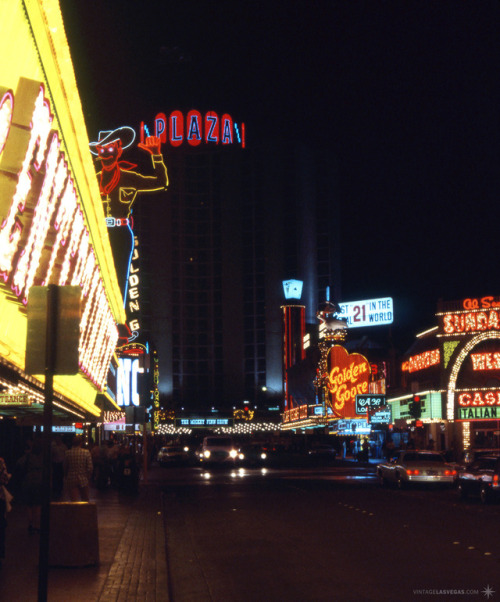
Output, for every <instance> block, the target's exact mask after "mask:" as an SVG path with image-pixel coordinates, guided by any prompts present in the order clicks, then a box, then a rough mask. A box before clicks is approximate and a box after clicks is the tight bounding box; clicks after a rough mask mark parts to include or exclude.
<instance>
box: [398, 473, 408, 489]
mask: <svg viewBox="0 0 500 602" xmlns="http://www.w3.org/2000/svg"><path fill="white" fill-rule="evenodd" d="M396 483H397V486H398V489H404V488H405V487H406V481H405V480H404V479H403V477H402V476H401V475H400V474H398V475H397V476H396Z"/></svg>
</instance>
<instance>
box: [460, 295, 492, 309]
mask: <svg viewBox="0 0 500 602" xmlns="http://www.w3.org/2000/svg"><path fill="white" fill-rule="evenodd" d="M490 307H500V299H499V298H498V297H481V299H464V301H463V308H464V309H489V308H490Z"/></svg>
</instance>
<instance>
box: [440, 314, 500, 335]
mask: <svg viewBox="0 0 500 602" xmlns="http://www.w3.org/2000/svg"><path fill="white" fill-rule="evenodd" d="M438 315H440V316H441V330H442V332H443V333H444V334H447V335H452V334H468V333H473V332H482V331H488V330H500V310H496V309H490V310H488V311H483V310H472V311H464V312H449V313H444V314H438Z"/></svg>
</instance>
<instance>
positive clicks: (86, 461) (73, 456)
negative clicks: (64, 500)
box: [64, 435, 92, 502]
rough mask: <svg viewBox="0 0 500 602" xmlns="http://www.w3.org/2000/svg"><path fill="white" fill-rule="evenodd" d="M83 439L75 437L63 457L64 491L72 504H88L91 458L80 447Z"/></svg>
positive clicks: (78, 436) (85, 450)
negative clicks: (80, 502)
mask: <svg viewBox="0 0 500 602" xmlns="http://www.w3.org/2000/svg"><path fill="white" fill-rule="evenodd" d="M82 444H83V438H82V437H81V436H80V435H76V436H75V437H74V439H73V443H72V445H71V449H68V450H67V452H66V454H65V456H64V476H65V483H66V490H67V492H68V495H69V499H70V500H71V501H72V502H78V501H83V502H88V501H89V498H90V490H89V481H90V478H91V476H92V458H91V456H90V452H89V450H88V449H84V448H83V447H82Z"/></svg>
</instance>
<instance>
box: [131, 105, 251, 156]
mask: <svg viewBox="0 0 500 602" xmlns="http://www.w3.org/2000/svg"><path fill="white" fill-rule="evenodd" d="M154 131H155V135H156V136H158V138H160V140H161V141H162V142H163V143H167V142H168V143H169V144H170V146H174V147H178V146H181V145H182V144H184V143H187V144H189V145H190V146H199V145H200V144H222V145H224V146H226V145H240V146H241V148H245V124H244V123H241V124H238V123H236V122H235V121H234V120H233V118H232V117H231V115H228V114H227V113H224V114H223V115H222V116H219V115H218V114H217V113H215V112H214V111H208V112H207V113H205V114H204V115H202V114H201V113H200V112H199V111H189V112H188V113H187V114H186V115H184V114H183V113H182V112H181V111H178V110H175V111H172V112H171V113H170V114H169V115H168V116H167V115H165V113H158V114H157V115H156V117H155V121H154ZM148 135H149V130H148V127H147V125H145V124H144V122H142V123H141V139H143V138H144V136H148Z"/></svg>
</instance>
